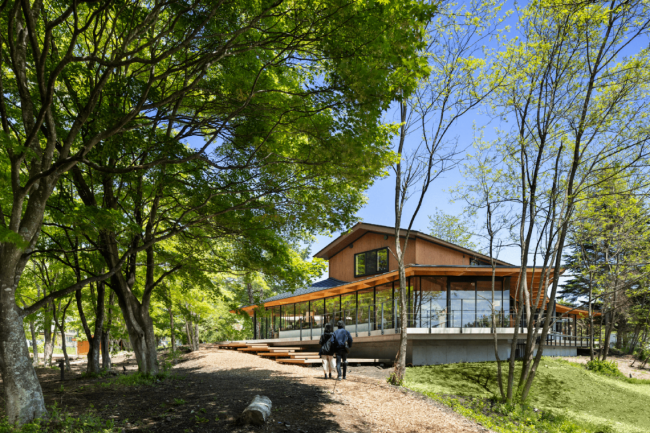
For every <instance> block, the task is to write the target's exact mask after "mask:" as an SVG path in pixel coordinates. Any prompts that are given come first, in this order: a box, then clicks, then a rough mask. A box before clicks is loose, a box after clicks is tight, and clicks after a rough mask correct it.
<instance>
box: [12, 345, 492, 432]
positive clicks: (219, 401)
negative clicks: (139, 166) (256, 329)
mask: <svg viewBox="0 0 650 433" xmlns="http://www.w3.org/2000/svg"><path fill="white" fill-rule="evenodd" d="M114 361H115V362H114V368H115V369H116V371H118V372H120V375H124V374H125V373H124V369H126V374H127V375H128V374H132V373H133V372H135V370H136V368H137V367H136V365H135V363H134V361H133V360H132V359H125V358H118V359H115V360H114ZM84 367H85V364H83V363H78V364H76V365H74V366H73V369H74V370H75V371H74V372H73V373H67V374H66V380H65V381H64V382H61V381H59V372H58V371H57V370H51V369H45V368H40V369H38V374H39V378H40V379H41V384H42V386H43V391H44V393H45V397H46V402H47V404H48V405H51V404H53V403H54V402H56V404H57V405H58V406H59V407H63V408H65V410H67V411H69V412H71V413H72V414H78V413H83V412H87V411H89V410H92V411H95V412H96V414H97V416H99V417H101V418H104V419H108V418H110V419H113V420H114V421H115V422H116V425H118V426H119V429H118V431H124V432H125V433H127V432H129V431H155V432H187V433H189V432H197V433H198V432H236V433H240V432H273V433H277V432H294V433H300V432H303V433H339V432H354V433H371V432H372V433H384V432H404V433H419V432H446V433H447V432H448V433H452V432H453V433H456V432H459V433H466V432H467V433H469V432H485V431H486V430H485V429H483V428H482V427H481V426H479V425H477V424H476V423H473V422H471V421H469V420H467V419H465V418H463V417H462V416H460V415H458V414H456V413H455V412H453V411H452V410H451V409H449V408H447V407H446V406H443V405H439V404H438V403H435V402H433V401H431V400H429V399H426V398H422V397H420V396H419V395H417V394H413V393H406V392H404V391H402V390H400V389H397V388H394V387H391V386H389V385H388V384H386V382H385V380H383V377H384V376H385V374H386V370H378V369H377V368H376V367H352V368H351V371H350V372H349V373H348V380H347V381H342V382H337V381H335V380H324V379H322V378H321V374H322V373H321V372H322V370H321V368H320V367H318V368H314V367H311V368H308V367H302V366H296V365H283V364H279V363H277V362H275V361H271V360H269V359H263V358H260V357H257V356H255V355H250V354H245V353H241V352H234V351H229V350H217V349H214V348H201V350H200V351H198V352H195V353H190V354H187V355H184V356H183V358H182V360H181V361H180V362H179V363H178V364H177V365H176V366H175V367H174V369H173V372H174V376H176V379H166V380H164V381H162V382H160V383H157V384H156V385H155V386H149V385H142V386H137V387H134V386H129V387H124V386H121V387H116V386H110V387H106V386H105V385H106V382H107V380H111V379H83V378H81V372H82V371H83V368H84ZM375 370H376V371H375ZM113 380H114V378H113ZM1 386H2V383H1V382H0V391H1ZM255 394H263V395H266V396H268V397H269V398H270V399H271V400H272V402H273V413H272V419H271V420H270V421H269V422H268V423H267V425H265V426H263V427H255V428H253V427H243V426H239V425H237V424H236V422H235V420H236V418H237V416H239V414H241V412H242V411H243V410H244V408H245V407H246V405H247V404H248V402H249V401H250V399H251V398H252V397H253V396H254V395H255ZM0 395H1V394H0ZM1 415H2V413H1V412H0V416H1ZM122 429H123V430H122Z"/></svg>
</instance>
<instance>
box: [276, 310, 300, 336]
mask: <svg viewBox="0 0 650 433" xmlns="http://www.w3.org/2000/svg"><path fill="white" fill-rule="evenodd" d="M295 308H296V304H289V305H283V306H282V327H281V328H280V330H281V331H292V330H294V329H298V318H297V317H296V310H295Z"/></svg>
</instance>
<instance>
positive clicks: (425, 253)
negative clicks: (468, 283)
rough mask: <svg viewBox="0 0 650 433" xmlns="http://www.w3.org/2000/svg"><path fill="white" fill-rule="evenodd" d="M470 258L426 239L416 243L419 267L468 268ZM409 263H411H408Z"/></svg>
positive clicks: (416, 260) (416, 259)
mask: <svg viewBox="0 0 650 433" xmlns="http://www.w3.org/2000/svg"><path fill="white" fill-rule="evenodd" d="M469 261H470V256H469V255H467V254H463V253H462V252H460V251H456V250H452V249H451V248H445V247H443V246H442V245H436V244H434V243H432V242H428V241H426V240H424V239H417V241H416V242H415V262H413V263H416V264H418V265H446V266H467V265H469ZM407 263H409V262H407Z"/></svg>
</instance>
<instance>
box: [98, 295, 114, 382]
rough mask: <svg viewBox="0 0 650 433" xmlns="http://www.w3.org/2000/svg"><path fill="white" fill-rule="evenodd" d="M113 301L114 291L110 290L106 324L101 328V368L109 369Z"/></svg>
mask: <svg viewBox="0 0 650 433" xmlns="http://www.w3.org/2000/svg"><path fill="white" fill-rule="evenodd" d="M114 303H115V292H114V291H112V290H111V295H110V297H109V300H108V319H107V321H106V325H105V326H104V327H103V329H102V341H101V350H102V369H103V370H110V369H111V325H112V324H113V310H112V308H113V304H114Z"/></svg>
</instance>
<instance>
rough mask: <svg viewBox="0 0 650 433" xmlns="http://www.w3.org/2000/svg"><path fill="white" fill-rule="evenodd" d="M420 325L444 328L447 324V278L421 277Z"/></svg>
mask: <svg viewBox="0 0 650 433" xmlns="http://www.w3.org/2000/svg"><path fill="white" fill-rule="evenodd" d="M420 284H421V293H422V294H421V298H422V306H421V310H422V313H421V315H420V317H421V322H420V323H421V325H420V326H422V327H431V328H444V327H445V326H446V324H447V278H446V277H422V278H421V280H420Z"/></svg>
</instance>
